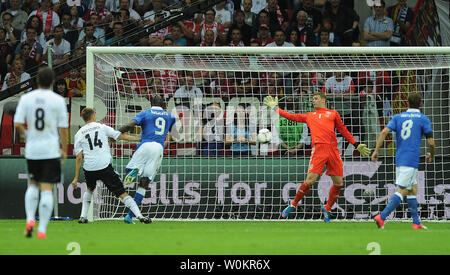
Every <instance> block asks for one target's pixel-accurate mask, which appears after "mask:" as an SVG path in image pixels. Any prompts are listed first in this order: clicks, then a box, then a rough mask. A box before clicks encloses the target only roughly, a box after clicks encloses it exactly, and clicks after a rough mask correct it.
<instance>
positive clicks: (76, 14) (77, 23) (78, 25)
mask: <svg viewBox="0 0 450 275" xmlns="http://www.w3.org/2000/svg"><path fill="white" fill-rule="evenodd" d="M69 14H70V16H71V20H70V24H71V25H72V27H73V28H74V29H76V30H78V31H81V30H82V29H83V27H84V23H85V22H86V21H85V20H84V19H83V18H81V17H82V16H81V14H80V11H79V6H75V5H73V6H71V7H69Z"/></svg>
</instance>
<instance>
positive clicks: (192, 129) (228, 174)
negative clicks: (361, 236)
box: [86, 47, 450, 221]
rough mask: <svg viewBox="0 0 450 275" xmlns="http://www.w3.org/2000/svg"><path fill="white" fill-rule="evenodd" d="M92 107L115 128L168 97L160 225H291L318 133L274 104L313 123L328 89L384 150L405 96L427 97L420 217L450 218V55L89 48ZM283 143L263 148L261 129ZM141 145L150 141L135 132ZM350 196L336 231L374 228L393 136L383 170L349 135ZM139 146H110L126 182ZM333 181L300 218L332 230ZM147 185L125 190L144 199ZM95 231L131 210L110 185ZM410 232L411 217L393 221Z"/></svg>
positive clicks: (385, 191) (353, 124)
mask: <svg viewBox="0 0 450 275" xmlns="http://www.w3.org/2000/svg"><path fill="white" fill-rule="evenodd" d="M86 58H87V64H86V65H87V81H86V84H87V89H86V106H88V107H94V108H96V109H97V118H98V119H99V120H100V121H101V122H102V123H105V124H107V125H109V126H111V127H113V128H115V129H118V128H119V127H121V126H123V125H125V124H127V123H128V122H129V121H130V120H131V119H132V118H133V117H134V116H135V115H136V114H138V113H139V112H140V111H143V110H146V109H148V108H150V106H151V104H150V98H151V97H152V95H154V94H157V93H158V94H161V95H164V98H165V100H166V107H167V110H168V111H169V112H170V113H172V114H174V115H175V117H176V118H177V121H176V124H175V126H174V130H173V141H172V142H171V143H170V145H169V146H168V147H167V148H165V149H166V150H165V154H164V159H163V162H162V165H161V168H160V171H159V174H158V176H157V177H156V179H155V180H154V182H152V183H150V185H149V187H148V190H147V192H146V196H145V198H144V200H143V203H142V205H141V210H142V212H143V213H144V214H145V215H148V216H149V217H151V218H156V219H243V220H247V219H249V220H262V219H275V220H279V219H281V217H280V213H281V211H282V210H283V209H284V207H286V206H287V204H288V203H289V200H290V199H292V198H293V197H294V195H295V193H296V190H297V189H298V188H299V187H300V185H301V183H302V182H303V181H304V180H305V178H306V173H307V169H308V163H309V158H310V154H311V146H310V145H311V139H310V134H309V132H308V128H307V126H306V125H302V124H301V123H293V122H290V121H287V120H286V119H283V118H280V117H279V116H278V114H276V113H273V112H271V111H270V110H268V109H267V108H266V106H264V104H263V99H264V97H265V96H267V95H276V96H278V97H279V105H280V107H281V108H283V109H285V110H288V111H290V112H292V113H305V112H310V111H313V110H314V109H313V107H312V104H311V97H312V94H313V93H315V92H318V91H324V92H326V94H327V104H328V108H330V109H336V110H338V111H339V113H340V114H341V117H342V120H343V122H344V124H345V125H346V126H347V128H348V129H349V131H350V132H351V133H352V134H353V136H354V137H355V139H356V140H357V141H361V142H364V143H366V144H368V146H369V147H370V148H371V149H373V148H374V146H375V142H376V138H377V136H378V134H379V133H380V131H381V130H382V129H383V127H384V126H385V125H386V124H387V122H388V121H389V120H390V118H392V116H393V115H394V114H396V113H399V112H403V111H406V109H407V100H406V99H407V95H408V94H409V93H411V92H419V93H420V94H421V95H422V98H423V107H422V109H421V111H422V112H423V113H424V114H426V115H427V116H428V117H429V118H430V120H431V123H432V126H433V137H434V139H435V140H436V147H437V148H436V158H435V161H434V162H433V163H431V164H426V163H425V161H424V155H425V152H426V151H425V150H426V149H427V145H426V142H425V141H423V142H422V148H421V155H422V158H421V161H420V167H419V175H418V184H419V185H418V188H419V192H418V196H417V197H418V202H419V212H420V215H421V218H422V219H424V220H430V221H448V220H449V219H450V184H449V183H448V182H449V180H450V169H449V168H448V167H450V158H448V156H449V155H450V123H449V121H450V107H449V106H450V104H449V98H450V94H449V93H450V92H449V71H450V47H88V48H87V54H86ZM265 128H267V129H269V130H271V131H272V134H273V139H272V141H271V143H269V144H259V143H258V142H257V139H256V135H257V133H258V131H259V130H260V129H265ZM134 134H140V129H139V127H137V128H136V129H134ZM337 137H338V142H339V145H338V148H339V149H340V151H341V157H342V160H343V162H344V188H343V189H342V190H341V194H340V197H339V199H338V200H337V202H336V204H335V205H334V207H333V209H332V212H334V213H336V216H337V219H342V220H362V221H364V220H368V219H370V218H371V217H372V215H374V214H375V213H377V212H379V211H380V210H382V209H383V208H384V206H385V205H386V204H387V201H388V199H389V197H390V196H391V195H392V194H393V193H394V192H395V189H396V187H395V159H394V156H395V134H392V135H390V136H389V137H388V138H387V139H386V141H385V144H384V147H383V149H382V152H381V157H380V159H379V161H378V162H376V163H374V162H371V161H370V159H369V158H364V157H361V156H360V155H359V153H358V152H357V151H356V150H355V148H354V147H353V146H352V145H351V144H348V142H346V141H345V139H343V137H342V136H341V135H340V134H339V133H338V134H337ZM135 145H136V144H131V143H127V142H122V141H121V142H116V143H114V144H111V147H112V148H113V149H112V153H113V158H114V162H113V166H114V168H115V169H116V171H117V172H118V173H119V174H120V175H121V177H122V178H124V176H125V174H126V172H125V169H124V168H125V166H126V164H127V163H128V161H129V158H130V157H131V155H132V153H133V149H134V148H135ZM331 184H332V182H331V179H330V177H329V176H327V175H326V173H324V174H323V175H322V176H321V177H320V179H319V180H318V182H317V183H316V184H315V186H314V187H313V189H312V191H311V192H310V193H309V194H308V195H307V196H306V197H305V198H304V199H303V200H302V201H301V202H300V204H299V206H298V207H297V209H296V211H295V212H294V213H293V214H292V218H291V217H290V219H292V220H318V219H321V211H320V207H321V205H323V204H324V203H325V202H326V200H327V198H328V191H329V188H330V186H331ZM136 188H137V185H136V184H135V183H133V184H131V185H130V186H129V187H127V192H129V193H130V194H131V195H132V196H133V195H134V193H135V191H136ZM94 198H95V199H94V200H93V201H94V203H93V214H92V218H93V220H103V219H120V218H123V216H124V215H125V214H126V213H127V212H128V211H127V210H126V209H125V207H124V206H123V205H122V204H121V203H120V201H119V200H118V199H117V198H115V197H114V196H113V195H112V194H111V193H110V192H109V191H108V190H107V189H106V188H105V187H104V186H103V185H102V184H101V183H99V185H98V187H97V190H96V192H95V196H94ZM390 218H392V219H399V220H409V219H410V218H409V213H408V209H407V206H405V205H402V206H401V207H399V208H398V209H397V210H396V211H394V212H393V213H392V214H391V217H390Z"/></svg>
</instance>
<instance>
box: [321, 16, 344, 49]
mask: <svg viewBox="0 0 450 275" xmlns="http://www.w3.org/2000/svg"><path fill="white" fill-rule="evenodd" d="M333 29H334V27H333V22H332V21H331V18H328V17H325V18H323V19H322V27H321V28H320V30H319V32H318V33H317V34H316V45H318V44H320V43H321V38H320V33H321V32H322V31H328V34H329V42H330V46H340V45H341V41H340V40H339V37H335V35H334V32H333Z"/></svg>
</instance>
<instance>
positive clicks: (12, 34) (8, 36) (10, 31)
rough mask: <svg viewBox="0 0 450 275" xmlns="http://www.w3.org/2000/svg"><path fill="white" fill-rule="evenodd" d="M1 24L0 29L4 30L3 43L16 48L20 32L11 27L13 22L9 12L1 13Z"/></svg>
mask: <svg viewBox="0 0 450 275" xmlns="http://www.w3.org/2000/svg"><path fill="white" fill-rule="evenodd" d="M1 18H2V22H1V24H0V28H2V29H4V30H5V41H6V42H7V43H8V44H9V45H10V46H11V47H14V46H17V44H18V38H20V32H19V31H18V30H15V29H14V27H13V26H12V25H11V22H12V20H13V16H12V14H11V13H9V12H4V13H2V17H1Z"/></svg>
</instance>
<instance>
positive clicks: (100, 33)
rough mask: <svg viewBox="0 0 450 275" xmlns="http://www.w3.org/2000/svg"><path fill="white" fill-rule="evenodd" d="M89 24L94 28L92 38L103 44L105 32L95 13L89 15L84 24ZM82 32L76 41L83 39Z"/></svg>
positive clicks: (83, 34)
mask: <svg viewBox="0 0 450 275" xmlns="http://www.w3.org/2000/svg"><path fill="white" fill-rule="evenodd" d="M87 23H91V24H92V26H94V37H95V38H97V39H98V40H100V42H101V43H102V44H105V42H106V41H105V30H104V29H103V28H102V27H99V26H101V23H100V16H99V15H98V14H96V13H93V14H91V15H89V20H88V21H87V22H86V24H87ZM85 35H86V34H85V33H84V30H82V31H81V32H80V36H79V37H78V41H80V40H83V39H84V37H85Z"/></svg>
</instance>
